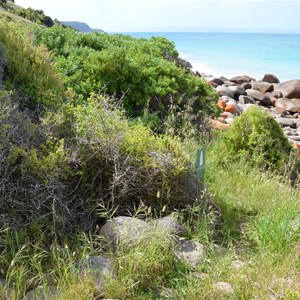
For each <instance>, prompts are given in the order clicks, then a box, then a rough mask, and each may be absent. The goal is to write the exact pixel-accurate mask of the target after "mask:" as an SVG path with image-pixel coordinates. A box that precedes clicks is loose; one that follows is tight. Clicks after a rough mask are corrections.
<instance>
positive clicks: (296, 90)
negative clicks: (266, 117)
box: [199, 73, 300, 148]
mask: <svg viewBox="0 0 300 300" xmlns="http://www.w3.org/2000/svg"><path fill="white" fill-rule="evenodd" d="M199 75H200V76H201V77H203V78H204V79H205V80H206V81H207V82H208V84H210V85H211V86H213V87H214V88H215V89H216V91H217V93H218V95H219V97H220V98H219V101H218V103H217V105H218V106H219V108H220V109H221V110H222V111H223V112H222V114H221V116H220V117H219V118H218V119H217V120H211V125H212V126H213V127H216V128H225V129H226V128H228V127H229V126H230V125H231V124H232V122H233V119H234V117H235V116H236V115H239V114H241V113H243V112H245V111H246V110H247V109H249V107H251V106H252V105H259V106H261V107H262V108H263V109H265V110H267V111H268V112H269V113H270V114H271V115H272V116H273V117H274V118H275V120H276V121H277V122H278V123H279V124H280V125H281V127H282V128H283V132H284V134H285V135H286V137H287V138H288V140H289V141H290V142H291V143H292V144H293V145H294V147H295V148H300V80H297V79H296V80H289V81H286V82H282V83H280V81H279V79H278V78H277V77H276V76H275V75H273V74H265V75H264V77H263V78H262V79H261V80H256V79H254V78H252V77H250V76H247V75H242V76H236V77H233V78H231V79H227V78H225V77H222V76H221V77H213V76H208V75H206V74H203V73H202V74H199Z"/></svg>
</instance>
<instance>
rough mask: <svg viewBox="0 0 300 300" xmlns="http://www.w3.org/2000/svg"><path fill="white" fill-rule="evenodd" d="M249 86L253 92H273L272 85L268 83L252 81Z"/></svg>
mask: <svg viewBox="0 0 300 300" xmlns="http://www.w3.org/2000/svg"><path fill="white" fill-rule="evenodd" d="M251 86H252V89H253V90H256V91H260V92H262V93H270V92H273V91H274V86H273V84H271V83H268V82H259V81H253V82H251Z"/></svg>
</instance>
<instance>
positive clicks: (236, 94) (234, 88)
mask: <svg viewBox="0 0 300 300" xmlns="http://www.w3.org/2000/svg"><path fill="white" fill-rule="evenodd" d="M229 89H230V90H231V91H232V92H233V95H234V99H236V100H238V99H239V96H241V95H246V91H245V89H243V88H242V87H240V86H230V87H229Z"/></svg>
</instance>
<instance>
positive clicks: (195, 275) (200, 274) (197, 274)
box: [192, 272, 209, 280]
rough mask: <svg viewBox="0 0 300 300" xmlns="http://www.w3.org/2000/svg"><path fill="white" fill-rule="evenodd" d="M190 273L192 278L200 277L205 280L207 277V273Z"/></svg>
mask: <svg viewBox="0 0 300 300" xmlns="http://www.w3.org/2000/svg"><path fill="white" fill-rule="evenodd" d="M192 275H193V277H194V278H197V279H200V280H206V279H207V278H208V276H209V275H208V274H207V273H204V272H192Z"/></svg>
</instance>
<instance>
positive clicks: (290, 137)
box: [289, 135, 300, 142]
mask: <svg viewBox="0 0 300 300" xmlns="http://www.w3.org/2000/svg"><path fill="white" fill-rule="evenodd" d="M289 139H291V140H293V141H296V142H300V136H299V135H290V136H289Z"/></svg>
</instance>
